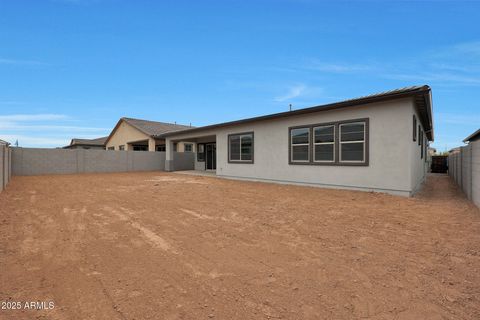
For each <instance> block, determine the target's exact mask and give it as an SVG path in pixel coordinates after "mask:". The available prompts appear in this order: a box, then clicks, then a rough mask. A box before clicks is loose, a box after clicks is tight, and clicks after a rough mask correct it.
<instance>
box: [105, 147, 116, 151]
mask: <svg viewBox="0 0 480 320" xmlns="http://www.w3.org/2000/svg"><path fill="white" fill-rule="evenodd" d="M107 150H115V147H108V149H107Z"/></svg>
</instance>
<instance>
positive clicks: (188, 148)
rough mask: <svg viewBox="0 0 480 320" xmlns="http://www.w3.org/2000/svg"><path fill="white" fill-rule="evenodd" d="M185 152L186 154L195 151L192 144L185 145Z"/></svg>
mask: <svg viewBox="0 0 480 320" xmlns="http://www.w3.org/2000/svg"><path fill="white" fill-rule="evenodd" d="M183 150H184V151H185V152H192V151H193V144H191V143H185V144H184V148H183Z"/></svg>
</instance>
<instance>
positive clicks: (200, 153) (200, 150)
mask: <svg viewBox="0 0 480 320" xmlns="http://www.w3.org/2000/svg"><path fill="white" fill-rule="evenodd" d="M197 161H198V162H204V161H205V144H204V143H197Z"/></svg>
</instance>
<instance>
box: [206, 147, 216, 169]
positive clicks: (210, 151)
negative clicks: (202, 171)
mask: <svg viewBox="0 0 480 320" xmlns="http://www.w3.org/2000/svg"><path fill="white" fill-rule="evenodd" d="M205 166H206V167H207V168H206V169H207V170H215V169H217V144H216V143H207V144H206V145H205Z"/></svg>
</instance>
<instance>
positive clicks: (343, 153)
mask: <svg viewBox="0 0 480 320" xmlns="http://www.w3.org/2000/svg"><path fill="white" fill-rule="evenodd" d="M122 123H125V126H126V125H128V124H129V123H130V121H129V120H127V121H125V120H124V121H121V122H119V124H118V125H117V127H119V126H120V125H121V124H122ZM119 130H120V129H119V128H117V131H119ZM139 131H140V130H139ZM119 136H120V135H119ZM151 137H152V136H151V135H148V137H147V135H144V136H142V137H140V136H139V138H138V139H137V140H143V141H144V143H145V144H147V141H148V145H149V148H153V147H154V145H157V142H156V141H157V139H161V141H162V142H161V143H162V144H165V146H166V147H165V151H166V161H165V167H166V168H165V169H166V170H167V171H174V170H175V168H174V161H173V159H174V151H175V148H174V146H175V144H177V143H181V142H183V141H189V142H194V143H195V144H196V148H195V153H196V157H195V164H194V168H195V169H196V170H212V172H215V174H216V175H217V176H220V177H226V178H234V179H248V180H258V181H272V182H280V183H293V184H303V185H312V186H322V187H332V188H346V189H355V190H366V191H379V192H388V193H391V194H397V195H404V196H410V195H412V194H414V193H415V192H416V191H417V190H418V189H419V187H420V186H421V184H422V182H423V181H424V180H425V176H426V172H427V163H426V155H427V147H428V144H429V141H433V118H432V96H431V89H430V87H429V86H426V85H425V86H414V87H408V88H402V89H396V90H391V91H387V92H382V93H379V94H373V95H369V96H364V97H360V98H356V99H351V100H345V101H341V102H336V103H331V104H326V105H320V106H315V107H311V108H305V109H299V110H294V111H288V112H282V113H276V114H270V115H265V116H259V117H254V118H249V119H243V120H237V121H231V122H225V123H219V124H213V125H208V126H204V127H198V128H183V130H180V131H178V130H176V131H174V130H170V131H169V132H166V133H161V134H158V135H156V136H155V142H154V140H153V139H152V138H151ZM119 141H120V139H116V136H115V132H113V133H112V134H111V135H110V137H109V140H108V141H107V148H108V147H109V146H113V145H118V144H119V143H121V144H124V145H126V144H127V142H126V141H125V140H121V142H119ZM154 143H155V144H154Z"/></svg>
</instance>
